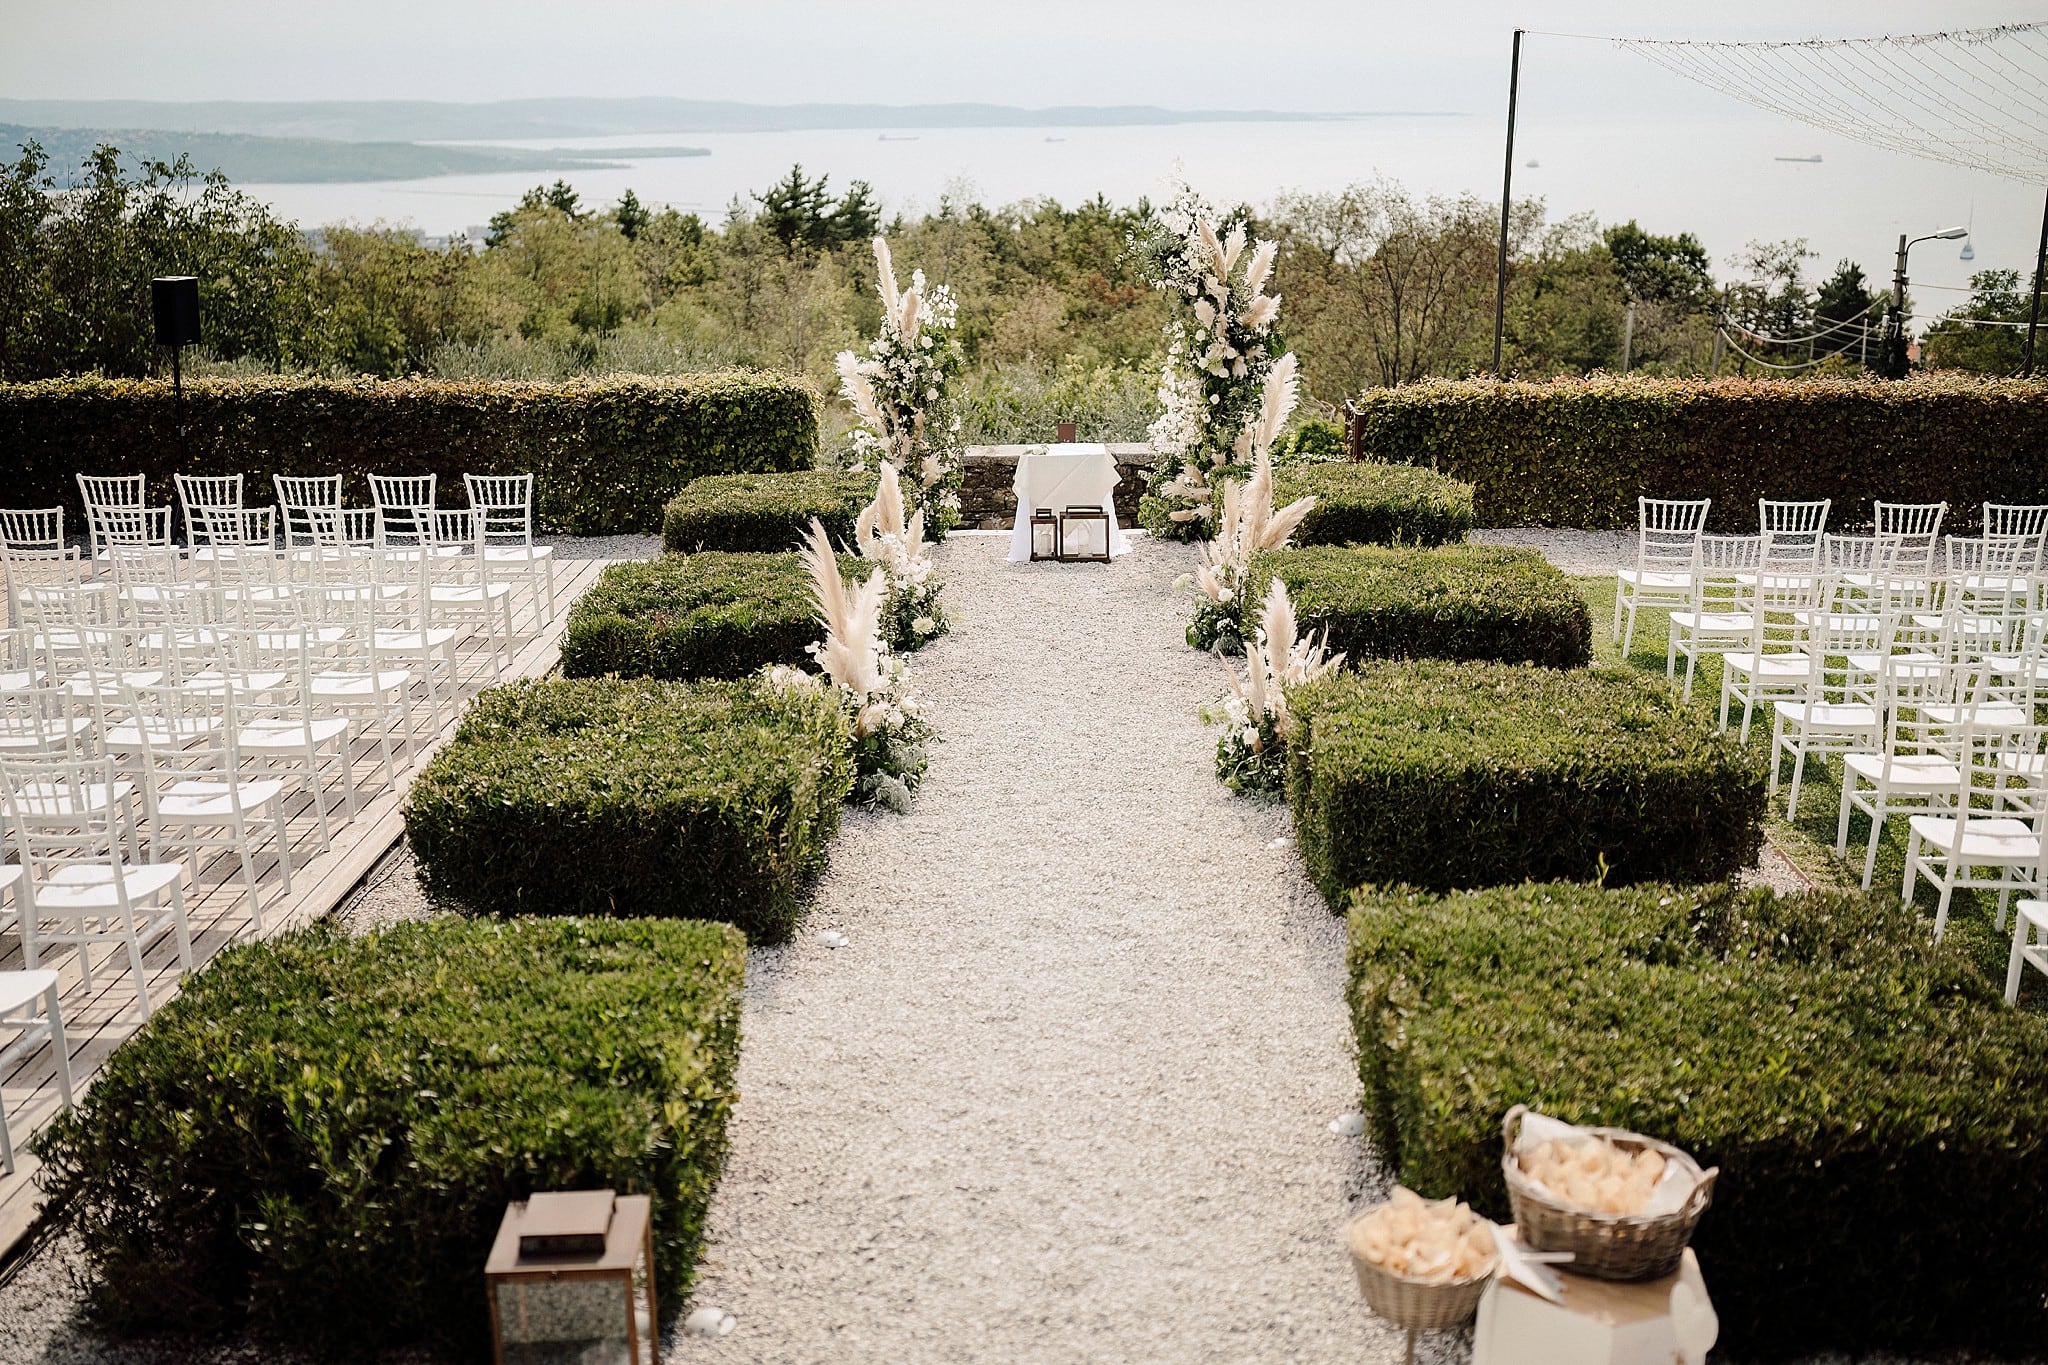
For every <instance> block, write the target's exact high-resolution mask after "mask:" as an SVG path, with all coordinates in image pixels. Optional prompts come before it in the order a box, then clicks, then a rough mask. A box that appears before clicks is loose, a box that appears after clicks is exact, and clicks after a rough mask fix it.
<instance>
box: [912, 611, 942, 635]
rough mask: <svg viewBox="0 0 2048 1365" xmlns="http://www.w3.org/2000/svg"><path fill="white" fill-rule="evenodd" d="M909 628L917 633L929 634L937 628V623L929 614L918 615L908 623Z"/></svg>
mask: <svg viewBox="0 0 2048 1365" xmlns="http://www.w3.org/2000/svg"><path fill="white" fill-rule="evenodd" d="M910 628H911V629H912V630H914V631H916V632H917V633H918V634H919V635H929V634H931V633H932V632H933V631H935V630H937V629H938V628H939V623H938V622H937V621H934V620H932V618H931V617H929V616H920V617H918V618H917V619H916V620H915V621H912V622H911V623H910Z"/></svg>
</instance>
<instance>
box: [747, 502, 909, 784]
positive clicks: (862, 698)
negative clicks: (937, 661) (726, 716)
mask: <svg viewBox="0 0 2048 1365" xmlns="http://www.w3.org/2000/svg"><path fill="white" fill-rule="evenodd" d="M800 553H801V554H802V556H803V560H804V565H805V567H806V568H808V569H809V570H810V572H811V586H812V591H813V592H814V593H815V594H816V595H817V601H818V617H819V619H820V620H822V621H823V622H824V623H825V639H824V641H823V643H821V644H816V645H813V646H811V655H812V657H813V658H815V659H816V660H817V662H818V667H819V668H820V669H822V670H823V671H824V675H825V678H826V679H827V680H829V682H830V684H831V686H832V687H833V689H834V690H835V691H836V693H837V695H838V698H839V704H840V706H841V707H843V708H844V709H845V711H846V715H847V719H848V721H849V722H850V723H851V724H852V726H853V751H854V765H855V769H856V771H857V774H858V776H857V777H856V778H855V780H854V786H853V799H854V800H856V801H861V802H869V803H874V804H879V805H884V806H887V807H889V809H891V810H893V811H896V812H898V813H901V812H904V811H907V810H909V809H910V794H911V792H913V791H915V790H916V788H917V784H918V783H919V782H921V781H923V780H924V770H925V763H926V760H925V744H926V742H927V741H928V740H929V739H930V738H931V735H932V729H931V726H930V725H929V724H927V723H926V721H925V719H924V717H923V716H921V715H920V714H919V713H918V712H919V703H918V698H917V692H916V690H915V689H914V688H913V687H912V686H911V681H910V672H909V670H908V669H906V668H905V667H904V666H903V661H902V660H901V659H898V658H896V657H895V656H894V655H892V654H891V653H890V650H889V645H888V642H887V641H886V640H884V639H883V638H882V634H881V621H882V609H883V606H884V604H885V602H886V600H887V597H888V586H887V579H888V575H886V574H871V575H869V576H868V579H867V581H866V582H864V583H862V584H860V585H859V586H858V587H855V588H848V587H847V586H846V584H845V582H844V580H843V579H841V577H840V575H839V561H838V559H837V558H836V557H834V555H833V553H832V542H831V540H830V538H829V537H827V536H826V534H825V527H824V524H823V523H822V522H818V521H813V522H812V523H811V530H810V534H809V535H808V536H807V537H806V538H805V543H804V547H803V549H802V551H801V552H800ZM764 675H765V676H766V677H767V679H768V681H769V683H770V684H771V685H773V686H774V687H776V688H777V689H778V690H781V691H785V692H787V691H793V690H813V689H818V688H820V687H822V686H824V684H822V683H820V682H819V680H818V678H817V676H816V675H815V674H811V673H806V672H804V671H803V670H802V669H797V668H791V667H789V666H788V665H786V664H778V665H776V666H775V667H772V668H769V669H766V670H764Z"/></svg>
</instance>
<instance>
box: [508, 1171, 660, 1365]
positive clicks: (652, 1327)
mask: <svg viewBox="0 0 2048 1365" xmlns="http://www.w3.org/2000/svg"><path fill="white" fill-rule="evenodd" d="M651 1215H652V1201H651V1200H649V1198H648V1197H647V1196H646V1195H644V1194H639V1195H619V1194H615V1193H613V1192H612V1191H610V1190H575V1191H562V1192H556V1193H548V1194H536V1195H534V1196H533V1198H531V1199H529V1200H525V1201H523V1202H515V1203H512V1204H509V1205H507V1206H506V1208H505V1220H504V1222H502V1223H500V1224H499V1225H498V1239H497V1241H496V1242H494V1243H493V1244H492V1245H491V1258H490V1260H489V1262H488V1263H487V1264H486V1265H485V1267H484V1284H485V1287H486V1289H487V1290H488V1291H489V1293H490V1296H491V1345H492V1349H493V1351H494V1354H495V1357H496V1360H497V1365H571V1363H572V1362H573V1365H657V1360H658V1356H659V1352H660V1349H661V1344H660V1332H659V1328H658V1324H659V1321H660V1319H659V1318H658V1317H657V1316H656V1308H655V1299H654V1228H653V1218H652V1216H651Z"/></svg>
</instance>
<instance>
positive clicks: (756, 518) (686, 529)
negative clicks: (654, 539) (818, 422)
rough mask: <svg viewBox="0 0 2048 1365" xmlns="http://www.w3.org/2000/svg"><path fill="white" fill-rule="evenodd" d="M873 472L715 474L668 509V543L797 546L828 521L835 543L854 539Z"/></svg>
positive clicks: (679, 547)
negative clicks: (814, 527) (812, 529)
mask: <svg viewBox="0 0 2048 1365" xmlns="http://www.w3.org/2000/svg"><path fill="white" fill-rule="evenodd" d="M874 496H875V476H874V475H873V474H847V473H842V472H840V471H838V470H830V469H804V470H796V471H793V472H790V473H786V474H712V475H709V476H707V477H705V478H701V479H697V480H695V481H693V482H692V483H691V484H690V485H689V487H687V488H685V489H684V490H683V491H682V492H681V493H678V494H677V495H676V497H675V499H674V500H673V501H671V502H670V503H669V505H668V507H667V509H666V510H665V511H664V512H663V514H662V523H661V543H662V547H663V548H664V549H666V550H668V551H670V552H671V553H674V554H687V553H689V552H691V551H693V550H756V551H769V552H775V551H783V550H793V549H795V548H796V546H797V544H798V542H799V541H801V540H802V539H803V536H804V532H805V531H807V530H809V529H810V525H811V518H813V517H816V518H817V519H818V520H819V521H821V522H823V523H824V524H825V532H826V534H827V535H829V536H831V537H832V543H833V544H835V545H851V544H853V524H854V521H855V520H856V519H857V518H858V517H859V516H860V513H861V509H862V508H863V507H866V506H867V505H868V503H870V502H872V501H873V500H874Z"/></svg>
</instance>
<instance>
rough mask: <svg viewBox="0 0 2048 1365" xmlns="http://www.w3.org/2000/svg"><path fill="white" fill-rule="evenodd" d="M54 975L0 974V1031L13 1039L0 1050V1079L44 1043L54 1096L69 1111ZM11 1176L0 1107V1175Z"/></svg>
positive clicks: (9, 1144)
mask: <svg viewBox="0 0 2048 1365" xmlns="http://www.w3.org/2000/svg"><path fill="white" fill-rule="evenodd" d="M58 996H59V992H58V990H57V973H55V972H51V971H26V972H0V1028H11V1029H13V1030H14V1031H15V1039H14V1041H13V1042H12V1043H9V1044H8V1045H7V1046H6V1047H5V1048H0V1075H4V1074H6V1073H7V1072H8V1071H9V1070H10V1069H11V1068H12V1067H13V1065H14V1063H15V1062H16V1061H18V1060H19V1059H21V1058H23V1057H25V1056H27V1055H28V1054H29V1053H30V1052H31V1051H33V1050H34V1049H36V1048H38V1047H41V1046H42V1045H43V1044H44V1043H48V1044H49V1045H50V1053H51V1060H52V1063H53V1065H54V1066H55V1068H56V1076H57V1094H58V1095H59V1096H60V1097H61V1099H62V1101H63V1106H64V1108H66V1109H69V1108H70V1107H71V1104H72V1095H71V1044H70V1040H69V1039H67V1038H66V1037H65V1036H64V1004H63V1001H62V1000H60V999H59V998H58ZM13 1174H14V1137H13V1135H12V1134H11V1133H9V1132H8V1131H7V1111H6V1106H5V1104H4V1103H0V1175H13Z"/></svg>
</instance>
